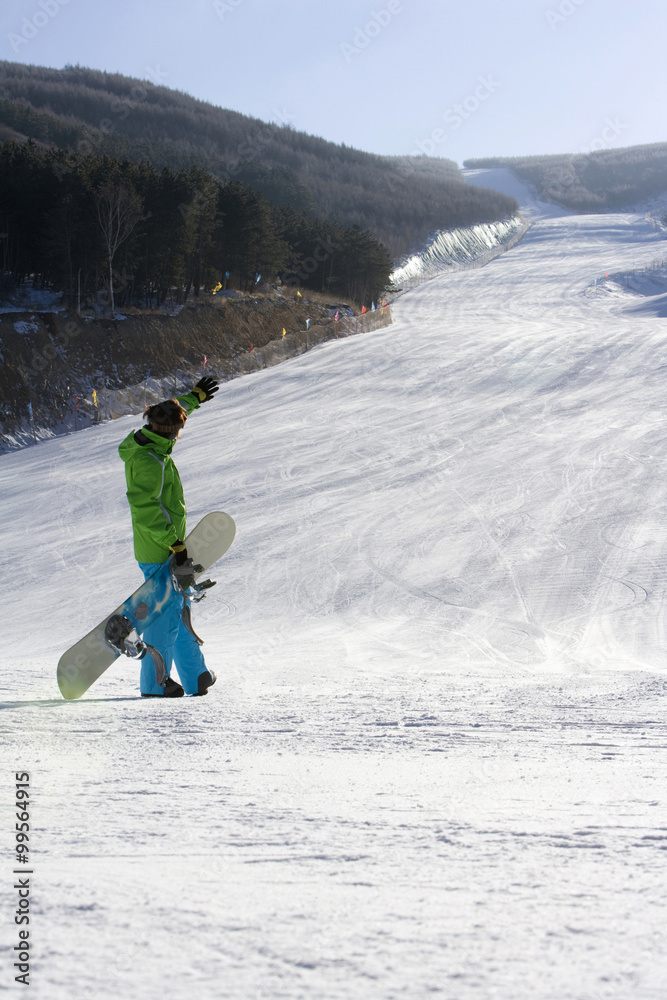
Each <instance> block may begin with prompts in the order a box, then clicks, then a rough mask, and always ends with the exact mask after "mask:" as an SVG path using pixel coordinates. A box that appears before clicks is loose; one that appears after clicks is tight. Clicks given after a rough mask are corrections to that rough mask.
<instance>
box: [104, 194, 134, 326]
mask: <svg viewBox="0 0 667 1000" xmlns="http://www.w3.org/2000/svg"><path fill="white" fill-rule="evenodd" d="M95 204H96V207H97V219H98V222H99V224H100V229H101V230H102V237H103V239H104V246H105V249H106V252H107V260H108V262H109V295H110V296H111V315H112V316H113V315H114V314H115V312H116V304H115V302H114V295H113V259H114V257H115V256H116V251H117V250H118V248H119V247H120V246H121V245H122V244H123V243H124V242H125V240H127V239H128V237H129V236H131V235H132V232H133V230H134V227H135V226H136V224H137V223H138V222H139V221H140V220H141V218H142V214H141V211H142V207H143V206H142V202H141V198H140V197H139V195H138V194H137V193H136V192H135V191H131V190H130V189H129V188H127V187H124V186H123V185H122V184H103V185H102V186H101V187H100V188H99V189H98V191H97V193H96V195H95Z"/></svg>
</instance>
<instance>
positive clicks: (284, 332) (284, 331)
mask: <svg viewBox="0 0 667 1000" xmlns="http://www.w3.org/2000/svg"><path fill="white" fill-rule="evenodd" d="M286 333H287V330H286V329H285V327H283V340H284V339H285V334H286Z"/></svg>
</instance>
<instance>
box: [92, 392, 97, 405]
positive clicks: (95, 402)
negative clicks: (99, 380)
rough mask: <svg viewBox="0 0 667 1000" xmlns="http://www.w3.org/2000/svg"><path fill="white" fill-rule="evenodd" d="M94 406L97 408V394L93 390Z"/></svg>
mask: <svg viewBox="0 0 667 1000" xmlns="http://www.w3.org/2000/svg"><path fill="white" fill-rule="evenodd" d="M93 406H97V393H96V392H95V390H94V389H93Z"/></svg>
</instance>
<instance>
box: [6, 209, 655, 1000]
mask: <svg viewBox="0 0 667 1000" xmlns="http://www.w3.org/2000/svg"><path fill="white" fill-rule="evenodd" d="M538 207H539V206H538ZM534 214H535V213H534ZM659 252H660V243H659V237H658V235H657V234H656V233H654V232H653V230H652V229H651V228H650V226H649V225H648V224H647V223H645V222H644V220H643V219H642V218H640V217H638V216H629V215H613V216H612V215H610V216H601V217H599V216H596V217H590V216H580V217H571V216H564V215H560V214H559V212H558V211H556V212H554V214H553V216H552V217H544V216H543V217H542V218H539V217H536V221H535V222H534V225H533V226H532V228H531V229H530V230H529V232H528V233H527V235H526V236H525V237H524V239H523V240H522V241H521V243H519V244H518V245H517V246H516V247H515V248H514V249H513V250H511V251H510V252H509V253H507V254H505V255H502V256H501V257H499V258H497V259H496V260H494V261H493V262H492V263H490V264H489V265H488V266H487V267H485V268H483V269H481V270H477V271H464V272H459V273H455V274H446V275H443V276H441V277H438V278H436V279H434V280H432V281H429V282H427V283H425V284H423V285H422V286H420V287H419V288H418V289H416V290H414V291H412V292H410V293H409V294H406V295H405V296H403V297H402V298H401V299H400V300H399V301H398V302H397V303H396V304H395V306H394V316H395V323H394V324H393V326H392V327H390V328H388V329H384V330H381V331H376V332H374V333H369V334H366V335H363V336H359V337H354V338H350V339H348V340H341V341H335V342H332V343H328V344H324V345H321V346H320V347H318V348H316V349H315V350H313V351H311V352H309V353H308V354H306V355H303V356H302V357H300V358H298V359H294V360H292V361H290V362H287V363H285V364H283V365H281V366H279V367H276V368H272V369H269V370H266V371H263V372H259V373H257V374H254V375H250V376H247V377H245V378H243V379H239V380H237V381H234V382H231V383H227V384H225V385H224V386H223V387H222V389H221V391H220V392H219V393H218V395H217V397H216V400H215V401H214V402H213V403H211V404H207V405H206V406H205V407H204V408H203V409H202V410H200V411H198V412H197V413H195V414H194V415H193V416H192V418H191V420H190V421H189V422H188V426H187V428H186V430H185V432H184V433H183V437H182V441H181V442H180V443H179V444H178V446H177V452H176V460H177V463H178V465H179V469H180V471H181V475H182V478H183V481H184V486H185V491H186V499H187V500H188V504H189V514H190V523H191V524H194V523H195V522H196V521H197V520H198V519H199V517H200V516H202V515H203V514H204V513H206V512H207V511H209V510H212V509H224V510H227V511H229V513H231V514H232V515H233V516H234V518H235V520H236V522H237V525H238V535H237V540H236V541H235V543H234V545H233V546H232V549H231V550H230V552H229V553H228V555H227V556H226V557H225V558H224V560H223V561H222V562H221V563H220V564H219V566H218V567H216V572H215V573H214V574H213V575H214V578H217V579H218V581H219V583H218V586H217V587H216V588H215V590H214V591H213V592H212V593H211V594H210V595H209V597H208V598H207V600H206V601H204V602H203V604H201V605H199V606H198V607H197V608H196V611H195V624H196V627H197V630H198V631H199V632H200V634H203V636H204V638H205V639H206V645H205V647H204V651H205V653H206V656H207V662H208V663H209V665H210V666H211V667H212V668H213V669H214V670H216V671H217V673H218V677H219V680H218V683H217V685H216V687H214V688H213V689H212V691H211V693H210V694H209V696H208V697H207V698H206V699H195V700H194V701H193V700H191V699H181V700H178V701H164V702H156V701H150V702H149V701H146V700H142V699H140V698H138V697H137V694H138V691H137V673H138V672H137V669H136V666H135V665H134V664H133V663H132V662H131V661H129V660H123V661H117V662H116V663H115V664H114V666H113V667H111V668H110V669H109V671H108V672H107V673H106V674H105V675H104V676H103V677H102V678H101V680H100V681H99V682H98V683H97V684H96V685H95V687H94V688H92V689H91V691H90V692H88V695H87V696H86V697H84V699H82V700H81V701H80V702H75V703H66V702H64V701H62V700H61V699H60V697H59V693H58V690H57V686H56V681H55V666H56V663H57V660H58V657H59V655H60V653H61V652H62V651H63V650H64V649H65V648H67V646H68V645H70V644H71V643H72V642H73V641H74V640H76V639H77V638H79V636H80V634H82V633H83V632H84V631H85V630H86V629H88V628H90V627H92V625H94V624H95V623H96V622H97V621H98V620H100V619H101V618H102V617H103V616H104V615H105V614H108V613H109V611H110V609H112V608H113V607H115V606H116V605H117V604H118V603H119V601H120V600H121V599H122V598H124V597H125V596H127V593H128V592H129V590H130V589H131V587H132V586H133V585H134V584H138V583H139V582H140V574H139V572H138V570H137V569H136V566H135V564H134V562H133V557H132V546H131V539H130V520H129V513H128V510H127V509H126V501H125V496H124V490H125V484H124V476H123V467H122V464H121V462H120V460H119V459H118V458H117V455H116V448H117V445H118V443H119V442H120V441H121V440H122V438H123V437H124V436H125V435H126V434H127V433H128V431H129V430H130V429H131V428H132V427H136V426H139V423H138V420H137V418H123V419H120V420H117V421H115V422H113V423H110V424H107V425H104V426H101V427H97V428H91V429H89V430H86V431H82V432H80V433H79V434H76V435H70V436H68V437H64V438H59V439H56V440H53V441H49V442H46V443H43V444H40V445H38V446H35V447H33V448H30V449H28V450H26V451H23V452H19V453H13V454H9V455H4V456H2V457H1V458H0V482H1V484H2V488H1V490H0V511H1V514H2V519H3V523H4V524H5V525H6V530H5V533H4V536H3V548H4V557H5V558H4V565H5V573H4V574H3V579H2V582H1V583H0V588H2V596H3V605H4V607H5V608H6V609H9V608H15V607H16V595H17V593H20V594H21V595H22V596H23V595H27V596H28V602H27V605H26V603H25V602H24V603H23V605H22V607H23V609H24V610H23V611H22V613H20V614H13V613H12V614H11V615H9V614H8V612H6V614H5V618H4V622H3V632H4V636H3V657H2V659H3V671H2V677H1V679H0V685H1V686H2V704H1V706H0V707H1V708H2V712H0V725H1V727H2V728H1V734H2V737H1V738H2V745H3V748H4V750H3V759H4V761H5V767H4V773H3V784H4V792H5V794H4V795H3V802H4V803H5V805H4V807H3V817H4V822H3V825H2V829H3V837H4V840H3V843H4V844H5V848H6V849H5V867H4V871H5V888H6V890H7V897H8V898H9V899H10V901H11V903H12V905H13V903H14V897H13V895H12V891H11V890H10V887H11V885H12V881H10V880H12V879H13V875H12V874H11V871H10V866H11V864H12V861H11V858H12V855H11V853H10V852H11V847H12V845H13V842H14V841H13V837H14V834H13V824H14V815H13V808H12V801H13V798H12V791H13V781H14V771H15V770H17V771H21V770H29V771H30V772H31V775H32V778H31V794H32V802H33V804H32V824H33V827H32V834H31V837H32V839H31V847H32V850H33V855H32V861H33V864H32V867H33V869H34V875H33V876H32V879H33V883H32V887H33V891H32V923H31V926H30V930H31V945H32V947H33V949H34V950H33V956H34V957H33V963H32V969H31V978H32V981H33V982H32V985H33V990H32V994H31V995H32V996H34V997H36V998H40V1000H41V998H48V1000H61V998H63V1000H64V998H71V997H76V998H84V1000H102V998H105V1000H106V998H112V997H114V998H115V997H118V996H124V995H127V996H134V997H140V998H146V1000H153V998H155V1000H157V998H163V997H165V998H180V997H183V996H186V995H187V996H196V997H198V998H206V1000H208V998H214V997H219V996H224V997H228V998H234V1000H237V998H238V1000H250V998H252V1000H254V998H257V997H271V998H273V997H280V998H286V1000H297V998H298V1000H301V998H304V1000H305V998H317V1000H320V998H322V1000H329V998H331V1000H338V998H340V1000H355V998H359V1000H362V998H364V1000H365V998H392V1000H393V998H400V997H408V996H409V997H411V998H421V997H426V996H431V995H436V996H438V995H440V996H443V997H446V998H448V1000H449V998H456V1000H459V998H460V1000H468V998H471V1000H472V998H475V1000H477V998H479V997H498V998H501V1000H602V998H605V1000H609V998H612V1000H613V998H618V1000H625V998H630V997H632V998H640V1000H654V998H655V1000H657V998H661V1000H662V998H663V997H664V996H665V986H666V983H667V961H666V951H667V948H666V943H667V942H666V939H665V934H666V932H665V931H664V925H665V902H664V899H665V849H666V848H667V810H666V804H665V796H664V780H663V776H664V773H665V748H666V745H667V741H666V733H665V694H666V693H667V682H666V679H665V667H664V647H665V635H664V624H663V622H664V604H665V598H666V591H665V578H666V573H665V570H666V567H667V518H666V516H665V502H664V492H665V491H664V486H663V480H664V475H665V468H666V461H667V446H666V444H665V433H664V426H663V423H664V418H663V406H664V392H663V386H662V382H663V375H664V368H662V370H661V366H664V365H667V328H666V327H665V326H664V323H663V321H662V320H661V319H660V318H659V317H656V316H652V315H648V314H647V315H641V316H640V317H638V316H637V315H636V314H631V313H630V312H628V311H627V306H628V304H630V305H633V304H636V303H635V300H634V299H633V300H627V301H626V299H624V297H623V296H622V295H620V294H619V295H618V296H612V297H609V296H608V297H604V296H602V297H594V296H587V295H585V294H584V293H585V289H586V288H587V287H588V286H589V285H590V284H591V282H592V280H593V279H594V278H595V277H600V276H603V275H604V273H605V271H607V270H609V272H610V273H611V271H612V270H613V271H618V270H622V269H623V268H628V269H630V268H632V267H633V266H640V265H641V264H642V262H644V261H648V260H650V259H652V258H654V257H655V256H656V254H657V253H659ZM26 606H27V608H29V613H28V614H26V613H25V609H26ZM16 930H17V928H14V926H13V924H12V923H11V918H10V920H6V921H5V933H3V935H2V939H1V946H2V952H3V957H4V958H5V964H4V971H3V982H2V985H3V986H9V985H10V983H11V976H10V975H8V974H7V971H6V970H7V967H8V965H9V964H10V963H11V961H13V959H11V958H10V956H11V955H12V951H11V949H12V948H13V946H14V945H15V944H16V943H17V940H18V938H17V936H16ZM15 988H16V989H18V988H19V987H18V985H16V986H15Z"/></svg>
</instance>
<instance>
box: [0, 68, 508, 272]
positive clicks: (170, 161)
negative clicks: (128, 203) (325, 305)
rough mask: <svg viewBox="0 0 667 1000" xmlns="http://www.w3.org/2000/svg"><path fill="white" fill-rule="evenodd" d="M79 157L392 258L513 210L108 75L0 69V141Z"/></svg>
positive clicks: (427, 175)
mask: <svg viewBox="0 0 667 1000" xmlns="http://www.w3.org/2000/svg"><path fill="white" fill-rule="evenodd" d="M2 137H4V138H5V139H15V140H18V141H20V140H23V141H25V139H26V138H32V139H34V140H35V141H36V142H38V143H43V144H47V145H52V146H57V147H59V148H61V149H70V150H74V151H77V152H78V153H80V154H86V153H88V154H94V155H96V156H104V155H106V156H109V157H111V158H114V159H118V160H122V159H129V160H132V161H133V162H135V163H142V162H149V163H151V164H152V165H153V166H154V167H155V168H156V169H157V170H161V169H162V168H163V167H168V168H169V169H170V170H171V171H173V172H175V173H178V172H180V171H182V170H187V169H189V168H191V167H199V168H201V169H203V170H206V171H208V172H209V173H211V174H213V175H214V176H215V177H217V178H218V179H219V180H221V181H227V182H229V181H232V182H237V183H239V184H242V185H244V186H251V187H252V188H253V189H254V190H255V191H257V192H259V193H261V194H263V195H264V196H265V197H266V198H267V199H268V200H269V201H271V202H272V203H274V204H277V205H284V206H289V207H291V208H293V209H295V210H296V211H298V212H306V213H309V214H311V215H317V216H319V217H321V218H327V219H332V220H336V222H337V223H339V224H340V225H342V226H347V227H350V226H353V225H355V224H357V225H359V226H360V227H361V228H362V229H368V230H370V231H371V232H373V234H374V235H375V236H376V237H377V238H378V239H380V240H382V242H383V243H384V244H385V246H386V247H387V249H388V250H389V252H390V254H391V255H392V257H393V258H395V259H396V258H398V257H399V256H400V255H402V254H404V253H406V252H407V251H409V250H410V249H411V248H412V247H413V246H414V245H415V244H417V243H420V242H422V241H423V240H424V239H425V238H426V237H428V236H429V235H430V234H432V233H433V232H435V231H437V230H440V229H452V228H456V227H459V226H467V225H473V224H475V223H478V222H492V221H495V220H497V219H501V218H508V217H510V216H511V215H513V214H514V213H515V212H516V211H517V204H516V202H515V201H514V199H512V198H508V197H507V196H505V195H502V194H500V193H498V192H496V191H488V190H485V189H483V188H477V187H473V186H472V185H466V184H465V182H464V181H463V177H462V175H461V172H460V170H459V168H458V166H457V164H456V163H454V162H453V161H451V160H446V159H441V158H438V157H426V156H416V157H409V156H403V157H399V156H379V155H376V154H371V153H365V152H362V151H361V150H358V149H353V148H350V147H348V146H345V145H337V144H336V143H333V142H328V141H327V140H325V139H322V138H319V137H317V136H313V135H308V134H307V133H305V132H299V131H297V130H296V129H294V128H293V127H292V126H291V124H289V123H288V122H285V123H281V124H275V123H270V124H267V123H265V122H262V121H260V120H258V119H256V118H250V117H248V116H246V115H242V114H239V113H238V112H235V111H229V110H225V109H223V108H219V107H215V106H214V105H212V104H208V103H206V102H205V101H199V100H196V99H195V98H193V97H190V96H189V95H187V94H184V93H181V92H179V91H174V90H170V89H169V88H168V87H164V86H159V85H154V84H153V83H150V82H148V81H146V80H143V81H141V80H137V79H132V78H130V77H125V76H122V75H121V74H117V73H104V72H100V71H97V70H92V69H86V68H83V67H79V66H68V67H66V68H65V69H63V70H56V69H49V68H46V67H39V66H26V65H23V64H20V63H10V62H3V61H0V138H2Z"/></svg>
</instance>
